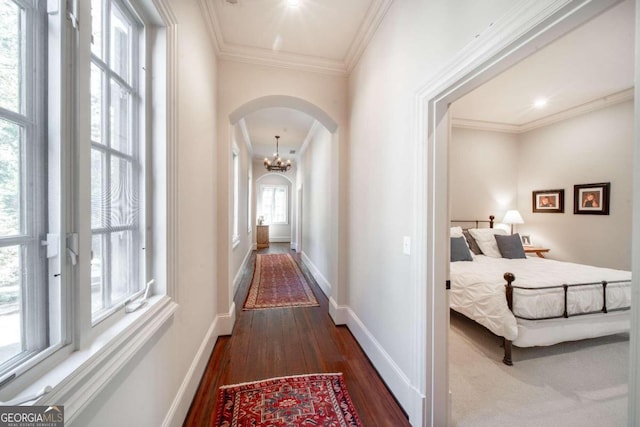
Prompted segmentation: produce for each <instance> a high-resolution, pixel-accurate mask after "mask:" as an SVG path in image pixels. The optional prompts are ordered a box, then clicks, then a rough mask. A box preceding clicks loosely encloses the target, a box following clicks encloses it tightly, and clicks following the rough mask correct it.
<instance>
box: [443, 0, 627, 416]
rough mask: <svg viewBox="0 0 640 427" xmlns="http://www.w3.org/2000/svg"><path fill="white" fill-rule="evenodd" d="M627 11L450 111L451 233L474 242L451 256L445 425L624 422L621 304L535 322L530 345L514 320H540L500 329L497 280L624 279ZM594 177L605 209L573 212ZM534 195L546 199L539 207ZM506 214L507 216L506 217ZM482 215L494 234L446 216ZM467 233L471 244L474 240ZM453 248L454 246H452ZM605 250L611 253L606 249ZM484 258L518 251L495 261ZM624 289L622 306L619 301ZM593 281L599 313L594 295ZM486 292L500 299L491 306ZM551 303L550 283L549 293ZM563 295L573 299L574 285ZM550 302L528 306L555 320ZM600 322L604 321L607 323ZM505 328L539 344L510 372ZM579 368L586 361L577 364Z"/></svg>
mask: <svg viewBox="0 0 640 427" xmlns="http://www.w3.org/2000/svg"><path fill="white" fill-rule="evenodd" d="M634 16H635V10H634V2H633V1H632V0H627V1H623V2H621V3H619V4H617V5H615V6H613V7H612V8H610V9H608V10H606V11H604V12H603V13H601V14H599V15H598V16H596V17H594V18H592V19H591V20H589V21H588V22H586V23H584V24H582V25H580V26H579V27H578V28H575V29H574V30H572V31H570V32H569V33H567V34H565V35H563V36H562V37H559V38H558V39H556V40H554V41H553V42H551V43H549V44H548V45H546V46H544V47H542V48H541V49H539V50H537V51H536V52H535V53H533V54H531V55H530V56H528V57H526V58H524V59H523V60H521V61H520V62H518V63H517V64H515V65H513V66H512V67H510V68H509V69H508V70H506V71H504V72H503V73H501V74H499V75H498V76H496V77H494V78H492V79H491V80H490V81H487V82H486V83H484V84H482V85H481V86H479V87H477V88H475V89H474V90H472V91H471V92H469V93H468V94H466V95H465V96H463V97H461V98H460V99H458V100H456V101H455V102H453V103H452V104H451V106H450V108H449V116H450V123H451V131H450V140H449V149H450V155H449V159H450V160H449V183H450V184H449V200H450V218H451V220H452V224H451V225H452V227H453V226H461V227H463V228H469V229H471V230H472V231H471V233H465V234H464V236H463V239H462V240H461V241H462V242H463V243H471V244H472V245H471V249H474V250H475V252H474V251H472V250H469V251H466V252H465V253H463V255H465V254H470V255H471V256H470V257H462V258H460V257H459V258H457V259H460V261H455V262H452V263H451V267H450V279H451V282H452V288H451V290H450V293H449V298H450V304H451V309H452V310H451V314H450V329H449V337H448V338H449V372H450V376H449V387H450V391H451V394H452V399H451V419H452V422H453V424H454V425H465V424H473V425H477V424H483V423H484V424H491V425H502V424H507V423H513V422H514V421H518V420H521V419H527V420H530V421H531V422H532V423H535V424H536V425H543V424H545V423H546V424H558V423H560V424H564V425H569V424H572V423H577V422H580V423H581V424H583V425H593V423H594V422H595V423H596V424H598V425H607V424H613V425H624V424H626V420H627V416H626V414H627V387H628V385H627V384H628V359H629V334H628V329H627V330H626V331H624V329H625V327H626V328H628V325H629V320H628V317H629V311H628V310H624V311H621V312H613V311H612V312H611V313H610V314H608V315H604V316H603V315H595V316H594V318H595V319H593V320H590V321H589V320H588V316H584V317H581V318H579V321H580V322H581V325H580V326H579V328H580V329H578V330H576V332H575V335H571V334H567V333H566V330H567V327H565V325H566V324H565V323H562V322H563V320H564V319H560V320H558V321H546V323H547V324H548V323H549V322H554V326H555V327H556V329H553V327H551V328H550V327H546V329H545V331H544V332H543V336H542V337H541V338H539V339H538V338H536V339H537V341H536V339H529V342H527V338H526V335H525V334H526V333H528V331H527V329H523V328H526V327H527V325H529V324H531V325H533V326H534V327H536V328H540V327H541V325H544V324H545V322H537V323H533V321H525V322H523V324H522V325H518V326H517V329H515V330H513V331H512V330H511V329H510V328H513V327H514V326H516V323H515V320H516V319H515V318H514V317H513V316H512V312H511V311H509V310H508V307H507V300H506V298H504V294H505V291H504V289H505V288H504V284H505V283H506V282H505V281H504V279H503V277H502V276H503V274H504V273H506V272H507V271H510V272H513V273H516V282H515V284H519V285H528V284H529V283H531V282H532V281H533V280H536V279H539V280H540V281H543V282H544V283H545V284H547V285H552V284H554V283H556V282H557V284H559V285H561V284H563V283H576V281H577V282H580V279H573V277H576V276H574V275H577V274H583V273H582V272H581V271H580V270H575V269H576V268H577V267H576V266H575V265H576V264H581V265H588V266H589V271H590V272H591V271H593V274H594V275H593V276H590V274H591V273H587V272H585V273H584V274H585V276H584V277H585V279H584V280H593V281H599V280H602V279H604V278H607V277H611V276H608V275H609V274H614V276H613V277H616V278H617V277H618V273H611V272H609V271H605V270H603V269H602V268H606V269H613V270H615V271H616V272H617V271H628V272H629V273H628V274H625V273H619V275H620V276H621V277H622V276H624V277H625V278H626V277H629V278H630V270H631V221H632V204H631V195H632V194H633V165H632V164H631V162H629V161H627V159H630V158H632V156H633V125H634V105H633V90H634V89H633V80H634V61H633V59H634V27H635V22H634ZM602 182H608V183H610V187H609V189H610V188H614V187H615V188H616V194H617V196H616V197H615V198H612V197H610V198H609V199H608V200H606V202H607V203H608V204H609V206H608V209H609V214H608V215H599V214H600V213H601V211H598V212H597V213H598V215H581V214H574V185H585V184H592V183H602ZM540 195H542V196H545V197H548V198H552V199H551V200H552V202H553V203H552V204H551V203H548V204H545V205H544V206H541V204H542V202H541V200H542V199H541V198H540V197H541V196H540ZM576 197H579V194H578V193H576ZM547 200H548V199H547ZM601 202H604V200H601ZM508 212H509V215H507V213H508ZM514 213H515V218H516V219H515V220H509V218H508V216H510V215H512V214H514ZM590 213H595V212H590ZM489 215H494V216H495V219H496V225H495V230H498V231H488V232H487V230H488V229H486V228H485V229H484V230H483V229H482V228H484V227H487V226H488V224H487V223H483V222H480V223H470V222H461V223H459V222H456V220H481V221H487V220H488V217H489ZM478 227H480V228H481V229H480V230H479V231H476V230H477V229H478ZM474 228H475V229H476V230H474ZM585 230H588V232H585ZM453 232H454V229H452V235H453ZM483 232H484V235H486V234H493V233H494V232H498V233H503V234H504V235H505V236H508V237H509V238H512V240H511V241H512V242H516V241H517V243H522V241H523V240H524V241H525V242H526V243H528V245H526V246H523V245H520V248H522V251H521V254H517V255H516V254H512V253H505V251H507V252H508V248H504V246H503V245H496V240H497V241H498V242H497V243H498V244H500V243H501V241H502V242H504V241H507V240H506V239H503V238H502V237H500V239H502V240H500V239H498V238H493V236H491V239H490V240H488V241H486V242H485V241H484V240H483V239H482V238H483V237H484V235H483ZM476 233H477V236H479V237H480V238H481V239H479V240H478V243H479V244H480V247H478V245H477V244H476V245H473V243H476V242H475V241H474V239H473V237H474V236H476ZM515 236H517V237H515ZM596 240H597V242H598V244H597V245H594V244H593V243H594V242H595V241H596ZM483 244H493V246H496V247H495V248H485V247H484V246H483ZM451 245H452V249H453V248H454V244H453V241H452V243H451ZM613 247H618V248H620V249H619V250H616V251H611V250H610V248H613ZM493 249H497V251H495V253H494V251H493ZM525 251H526V252H525ZM453 254H454V252H453V251H452V257H453V256H454V255H453ZM494 255H495V256H498V257H518V258H519V257H520V256H522V257H524V258H522V259H509V260H508V261H506V260H505V258H499V259H495V258H492V256H494ZM543 257H546V258H547V259H552V260H555V261H563V262H565V264H559V263H554V261H551V262H548V260H544V261H543V260H542V258H543ZM452 260H453V258H452ZM465 260H467V261H465ZM567 262H568V263H571V264H566V263H567ZM548 264H551V265H548ZM494 265H495V267H494ZM592 266H595V267H599V268H600V269H598V270H596V269H595V268H592ZM565 267H566V268H570V269H571V272H570V273H569V272H568V273H566V274H567V275H568V276H569V277H563V276H562V275H564V274H565V273H563V272H562V271H561V270H560V271H558V270H557V269H560V268H565ZM547 273H549V274H547ZM528 275H530V276H531V279H529V280H527V279H526V278H527V277H528ZM470 277H472V278H473V280H470ZM494 277H495V278H496V280H494V279H493V278H494ZM589 277H593V279H589ZM608 280H611V279H608ZM629 285H630V283H629V282H627V288H626V295H625V296H623V298H624V299H625V302H624V303H621V304H620V306H619V308H620V307H623V306H624V307H628V306H629V305H630V286H629ZM611 286H613V285H611ZM592 288H593V292H594V298H597V299H598V301H597V305H598V307H602V295H601V293H602V289H601V288H600V287H592ZM496 291H497V292H498V293H500V295H501V296H502V298H499V299H496V300H491V298H492V295H493V294H495V292H496ZM577 291H578V290H577V288H576V292H577ZM529 292H530V293H532V292H533V291H529ZM545 292H546V293H549V292H551V291H549V290H547V291H545ZM580 292H582V293H585V292H586V291H585V290H584V288H583V289H581V290H580ZM612 292H615V290H613V289H610V290H609V296H610V297H611V294H612ZM562 297H563V292H562V290H561V289H558V291H557V298H559V299H562ZM536 298H542V297H540V296H538V297H536ZM568 298H569V303H571V298H572V291H568ZM610 299H611V298H610ZM516 301H523V300H522V299H520V300H516ZM552 303H553V304H555V301H553V302H552ZM594 304H595V302H594ZM609 304H610V305H611V304H612V302H611V301H610V302H609ZM561 306H562V304H561V301H560V303H558V304H557V306H556V307H555V308H554V309H553V310H552V309H547V308H544V309H543V308H541V307H539V306H537V305H536V306H533V305H532V306H531V307H527V308H526V310H527V312H528V313H536V314H535V316H533V314H532V315H531V316H532V317H536V318H537V317H551V316H561V315H562V307H561ZM519 309H522V310H524V308H522V307H519ZM592 309H593V311H595V310H596V308H593V307H592ZM547 310H549V312H547ZM554 310H558V312H557V313H556V312H555V311H554ZM543 311H544V312H543ZM585 311H586V310H585ZM611 316H618V317H619V318H620V319H619V320H618V319H617V318H616V317H613V319H614V320H613V323H612V317H611ZM571 320H573V319H571ZM518 322H520V320H518ZM603 322H608V323H607V324H613V326H612V327H611V328H610V329H609V328H607V327H606V326H603ZM571 327H573V325H571ZM557 328H562V329H557ZM576 328H578V326H576ZM596 329H598V330H600V329H601V330H602V332H601V333H602V334H604V336H602V337H596V338H590V339H581V338H583V337H585V336H588V337H593V335H598V334H599V333H600V332H598V333H595V332H594V330H596ZM511 333H513V335H514V337H513V338H512V339H519V340H520V342H521V343H522V344H521V345H529V344H536V346H534V347H522V348H520V347H516V346H514V347H513V356H512V360H513V363H514V366H507V365H505V364H503V363H502V360H503V357H504V344H503V338H502V337H503V336H507V335H508V334H511ZM509 337H510V338H511V336H510V335H509ZM523 337H524V338H523ZM557 341H560V342H559V343H556V342H557ZM550 344H553V345H550ZM585 366H589V367H591V368H590V369H588V370H587V371H586V372H585V369H584V367H585ZM559 408H569V409H562V410H559ZM580 420H582V421H580Z"/></svg>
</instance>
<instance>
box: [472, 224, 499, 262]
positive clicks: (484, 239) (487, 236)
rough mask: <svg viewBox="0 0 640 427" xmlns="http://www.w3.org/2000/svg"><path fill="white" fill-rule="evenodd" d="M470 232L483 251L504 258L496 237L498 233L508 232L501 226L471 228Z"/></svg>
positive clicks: (491, 255)
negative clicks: (500, 227)
mask: <svg viewBox="0 0 640 427" xmlns="http://www.w3.org/2000/svg"><path fill="white" fill-rule="evenodd" d="M469 233H471V236H472V237H473V238H474V239H476V242H477V243H478V246H479V247H480V250H481V251H482V253H483V254H484V255H486V256H490V257H493V258H502V254H501V253H500V249H498V243H497V242H496V238H495V237H493V236H495V235H496V234H501V235H506V234H507V232H506V231H504V230H502V229H499V228H470V229H469Z"/></svg>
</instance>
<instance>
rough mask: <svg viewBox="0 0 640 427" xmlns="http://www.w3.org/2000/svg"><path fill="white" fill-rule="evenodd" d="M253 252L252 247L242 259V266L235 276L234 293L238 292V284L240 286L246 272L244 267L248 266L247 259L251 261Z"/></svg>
mask: <svg viewBox="0 0 640 427" xmlns="http://www.w3.org/2000/svg"><path fill="white" fill-rule="evenodd" d="M251 252H253V249H251V248H250V249H249V250H248V251H247V254H246V255H245V256H244V259H243V260H242V264H240V268H238V271H236V276H235V277H234V278H233V295H235V294H236V292H237V290H238V286H240V281H241V280H242V274H243V273H244V269H245V267H246V266H247V261H249V257H250V256H251Z"/></svg>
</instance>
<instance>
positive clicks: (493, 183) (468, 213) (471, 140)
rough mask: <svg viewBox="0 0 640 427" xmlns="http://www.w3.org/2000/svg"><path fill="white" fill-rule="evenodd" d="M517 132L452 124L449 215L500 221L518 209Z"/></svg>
mask: <svg viewBox="0 0 640 427" xmlns="http://www.w3.org/2000/svg"><path fill="white" fill-rule="evenodd" d="M518 147H519V146H518V136H517V135H515V134H510V133H504V132H492V131H481V130H472V129H461V128H453V129H452V130H451V144H450V151H449V158H450V162H449V163H450V169H449V197H450V203H451V211H450V215H451V219H454V220H456V219H457V220H469V219H488V217H489V215H495V217H496V221H501V220H502V218H503V217H504V214H505V212H506V211H507V210H509V209H517V208H518V203H517V179H518V159H519V157H518V155H519V154H518Z"/></svg>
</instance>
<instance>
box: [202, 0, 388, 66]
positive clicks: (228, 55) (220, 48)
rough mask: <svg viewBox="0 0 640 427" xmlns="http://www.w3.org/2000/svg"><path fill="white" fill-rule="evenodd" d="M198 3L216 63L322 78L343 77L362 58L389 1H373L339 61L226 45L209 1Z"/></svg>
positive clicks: (203, 0) (386, 9)
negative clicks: (310, 73)
mask: <svg viewBox="0 0 640 427" xmlns="http://www.w3.org/2000/svg"><path fill="white" fill-rule="evenodd" d="M198 3H199V4H200V8H201V10H202V11H203V13H204V15H205V22H206V24H207V27H208V28H209V34H210V36H211V38H212V40H213V45H214V47H215V51H216V55H217V56H218V57H219V58H220V59H227V60H231V61H238V62H244V63H249V64H259V65H268V66H274V67H280V68H288V69H296V70H304V71H314V72H319V73H325V74H337V75H345V74H347V73H349V72H350V71H351V70H352V69H353V67H354V66H355V64H356V63H357V61H358V60H359V59H360V56H362V53H363V52H364V50H365V49H366V47H367V45H368V43H369V41H370V40H371V38H372V37H373V35H374V34H375V32H376V30H377V28H378V26H379V25H380V23H381V22H382V19H383V18H384V16H385V14H386V13H387V11H388V10H389V7H390V6H391V4H392V3H393V0H373V3H372V4H371V7H369V9H368V10H367V14H366V16H365V17H364V20H363V22H362V24H361V25H360V27H359V28H358V31H357V33H356V35H355V37H354V39H353V42H352V43H351V45H350V47H349V51H348V52H347V55H346V57H345V58H344V59H343V60H335V59H330V58H324V57H320V56H311V55H301V54H296V53H285V52H274V51H273V50H271V49H262V48H255V47H249V46H239V45H233V44H229V43H227V42H225V40H224V36H223V34H222V28H221V26H220V22H219V21H218V17H217V15H216V13H215V10H214V6H213V5H212V0H198Z"/></svg>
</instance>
